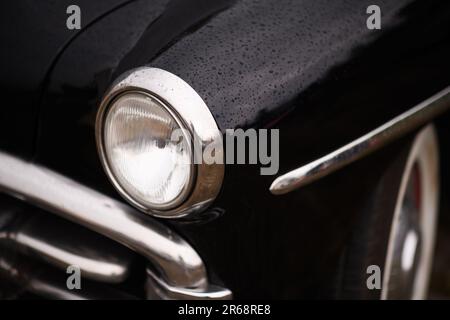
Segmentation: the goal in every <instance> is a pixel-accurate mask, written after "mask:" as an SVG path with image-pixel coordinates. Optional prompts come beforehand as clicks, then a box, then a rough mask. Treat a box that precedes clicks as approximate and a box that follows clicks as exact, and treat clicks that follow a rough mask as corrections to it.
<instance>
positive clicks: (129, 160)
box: [103, 92, 194, 209]
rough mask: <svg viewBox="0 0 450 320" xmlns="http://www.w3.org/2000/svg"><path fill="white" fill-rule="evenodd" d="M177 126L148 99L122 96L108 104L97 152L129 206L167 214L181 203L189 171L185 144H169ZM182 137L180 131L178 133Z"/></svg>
mask: <svg viewBox="0 0 450 320" xmlns="http://www.w3.org/2000/svg"><path fill="white" fill-rule="evenodd" d="M177 129H184V128H183V124H182V122H181V121H180V120H179V119H177V117H176V115H175V114H174V113H173V112H171V111H170V110H169V109H168V108H167V107H166V106H165V104H164V103H163V102H162V101H160V100H159V99H157V98H156V97H153V96H151V95H148V94H145V93H140V92H128V93H125V94H122V95H120V96H119V97H117V98H116V99H115V100H114V101H112V103H111V105H110V107H109V109H108V111H107V114H106V116H105V118H104V137H103V141H104V143H103V146H104V154H105V156H106V160H107V163H108V165H109V170H110V171H111V172H112V176H113V177H114V178H115V180H116V181H115V182H116V184H118V186H116V187H118V188H119V189H122V191H124V193H125V194H127V195H128V196H129V197H130V198H131V200H132V201H134V202H137V204H138V205H139V206H142V207H145V208H155V209H167V208H172V207H174V206H176V205H178V204H179V203H180V202H182V201H183V199H184V198H185V196H186V194H187V192H188V191H189V187H190V184H191V183H190V181H191V177H192V175H193V170H194V167H193V165H192V150H191V146H190V139H189V137H188V136H187V135H186V131H184V133H183V134H184V135H183V136H182V138H181V139H179V140H178V141H172V140H174V139H173V137H172V134H173V133H174V130H177ZM178 132H183V131H178Z"/></svg>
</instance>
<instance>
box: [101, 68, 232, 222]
mask: <svg viewBox="0 0 450 320" xmlns="http://www.w3.org/2000/svg"><path fill="white" fill-rule="evenodd" d="M127 92H140V93H144V94H148V95H150V96H151V97H153V98H155V97H156V98H157V99H160V100H161V101H162V102H163V103H162V104H163V105H164V106H165V107H166V108H167V109H168V111H169V112H170V113H171V114H172V115H173V116H174V118H175V119H177V121H179V120H181V121H180V123H181V122H183V123H184V126H183V127H184V128H183V129H185V130H188V131H189V133H190V136H191V139H195V141H191V145H192V147H193V150H192V153H193V159H192V160H193V161H194V168H195V170H193V172H194V173H193V174H195V176H194V177H191V180H192V181H193V185H192V186H190V193H189V194H188V195H187V198H186V199H185V200H184V202H183V203H181V204H180V205H178V206H177V207H174V208H167V209H157V208H147V207H145V206H143V205H141V204H140V203H138V202H137V201H135V200H134V199H133V197H131V196H130V195H129V194H128V193H127V192H126V190H124V189H123V188H122V186H121V185H120V184H119V183H118V182H117V181H116V179H115V177H114V175H113V173H112V170H111V169H110V168H109V164H108V161H107V157H106V155H105V151H104V146H103V123H104V118H105V115H106V114H107V110H108V107H109V106H110V104H111V102H112V101H113V100H114V99H115V98H117V97H118V96H119V95H122V94H124V93H127ZM95 135H96V141H97V149H98V153H99V156H100V160H101V163H102V165H103V168H104V170H105V172H106V174H107V176H108V178H109V179H110V180H111V182H112V184H113V185H114V187H115V188H116V189H117V191H118V192H119V193H120V195H121V196H122V197H123V198H124V199H125V200H127V201H128V202H129V203H130V204H132V205H133V206H135V207H136V208H138V209H139V210H141V211H143V212H145V213H148V214H150V215H153V216H156V217H159V218H181V217H186V216H188V215H191V214H195V213H197V212H199V211H201V210H203V209H205V208H206V207H208V206H209V205H210V204H211V203H212V201H213V200H214V199H215V198H216V197H217V195H218V194H219V191H220V189H221V187H222V181H223V177H224V171H225V168H224V164H223V163H224V161H222V162H221V163H219V162H214V163H210V164H208V163H206V162H205V159H203V152H204V150H205V148H206V147H207V146H208V145H209V147H212V146H213V145H212V143H214V150H215V157H217V158H218V159H223V158H224V151H223V141H222V133H221V132H220V130H219V128H218V126H217V124H216V121H215V119H214V117H213V115H212V114H211V111H210V110H209V108H208V106H207V105H206V103H205V102H204V101H203V99H202V98H201V97H200V95H199V94H198V93H197V92H196V91H195V90H194V89H193V88H192V87H191V86H190V85H189V84H188V83H187V82H185V81H184V80H183V79H181V78H180V77H178V76H176V75H175V74H173V73H170V72H168V71H165V70H162V69H158V68H150V67H140V68H137V69H133V70H130V71H128V72H126V73H125V74H123V75H122V76H120V77H119V78H118V79H117V80H116V81H114V83H113V84H112V85H111V88H110V89H109V90H108V92H107V93H106V94H105V96H104V97H103V99H102V102H101V104H100V107H99V110H98V112H97V118H96V124H95ZM195 142H196V143H198V144H199V145H198V146H195V147H194V143H195Z"/></svg>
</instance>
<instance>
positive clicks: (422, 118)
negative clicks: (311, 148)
mask: <svg viewBox="0 0 450 320" xmlns="http://www.w3.org/2000/svg"><path fill="white" fill-rule="evenodd" d="M449 108H450V87H447V88H445V89H444V90H442V91H440V92H439V93H437V94H435V95H433V96H432V97H431V98H429V99H427V100H425V101H423V102H422V103H420V104H418V105H417V106H415V107H414V108H412V109H409V110H408V111H406V112H404V113H402V114H400V115H399V116H397V117H395V118H394V119H392V120H390V121H389V122H387V123H385V124H383V125H382V126H380V127H378V128H376V129H375V130H373V131H371V132H369V133H367V134H365V135H363V136H362V137H360V138H358V139H356V140H354V141H352V142H350V143H348V144H346V145H345V146H343V147H341V148H339V149H337V150H335V151H333V152H331V153H329V154H327V155H325V156H323V157H321V158H319V159H317V160H315V161H313V162H310V163H308V164H306V165H304V166H301V167H300V168H297V169H295V170H293V171H290V172H288V173H286V174H284V175H282V176H280V177H278V178H276V179H275V181H274V182H273V183H272V185H271V186H270V189H269V190H270V192H271V193H272V194H275V195H280V194H285V193H288V192H291V191H293V190H296V189H298V188H300V187H302V186H305V185H307V184H309V183H311V182H314V181H316V180H318V179H320V178H322V177H325V176H327V175H329V174H330V173H333V172H335V171H337V170H339V169H341V168H343V167H345V166H347V165H348V164H350V163H352V162H355V161H356V160H359V159H361V158H363V157H364V156H366V155H368V154H370V153H372V152H374V151H375V150H377V149H379V148H381V147H383V146H384V145H386V144H388V143H389V142H391V141H393V140H395V139H397V138H399V137H401V136H403V135H405V134H406V133H408V132H410V131H412V130H414V129H416V128H418V127H419V126H421V125H424V124H425V123H426V122H428V121H430V120H431V119H433V118H434V117H436V116H438V115H440V114H441V113H443V112H444V111H446V110H448V109H449Z"/></svg>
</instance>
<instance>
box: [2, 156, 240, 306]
mask: <svg viewBox="0 0 450 320" xmlns="http://www.w3.org/2000/svg"><path fill="white" fill-rule="evenodd" d="M0 189H1V190H3V191H4V192H6V193H8V194H10V195H12V196H15V197H17V198H19V199H22V200H25V201H27V202H28V203H32V204H34V205H36V206H38V207H40V208H42V209H44V210H46V211H49V212H52V213H54V214H57V215H59V216H60V217H62V218H65V219H68V220H70V221H72V222H75V223H77V224H80V225H82V226H85V227H86V228H88V229H90V230H93V231H95V232H98V233H100V234H102V235H104V236H106V237H108V238H110V239H112V240H115V241H117V242H119V243H121V244H123V245H125V246H127V247H128V248H130V249H132V250H134V251H136V252H137V253H139V254H141V255H142V256H144V257H145V258H146V259H147V260H148V268H149V269H151V270H153V273H154V275H155V276H156V277H157V280H158V281H160V282H161V283H164V284H167V286H170V287H175V288H177V290H179V292H180V293H181V294H180V295H179V298H186V299H189V298H192V293H191V291H192V289H195V290H196V292H205V293H206V292H207V290H209V289H210V285H209V281H208V277H207V272H206V268H205V265H204V264H203V261H202V259H201V258H200V256H199V255H198V254H197V252H196V251H195V250H194V249H193V248H192V247H191V246H190V245H189V244H188V243H187V242H186V241H185V240H184V239H183V238H181V237H180V236H178V235H177V234H175V233H174V232H173V231H172V230H170V229H169V228H167V227H166V226H164V225H162V224H160V223H158V222H157V221H156V220H154V219H153V218H151V217H148V216H146V215H143V214H142V213H140V212H138V211H137V210H136V209H134V208H132V207H130V206H128V205H126V204H124V203H121V202H119V201H116V200H114V199H112V198H110V197H107V196H105V195H103V194H101V193H99V192H97V191H95V190H93V189H91V188H88V187H86V186H84V185H81V184H79V183H77V182H75V181H73V180H71V179H69V178H67V177H64V176H62V175H60V174H58V173H56V172H54V171H51V170H49V169H46V168H43V167H41V166H39V165H36V164H33V163H28V162H25V161H23V160H21V159H18V158H16V157H13V156H11V155H8V154H6V153H2V152H0ZM147 289H148V290H152V288H151V287H150V288H149V287H147ZM215 290H216V291H215V293H214V298H230V297H231V292H230V291H229V290H227V289H223V288H220V290H217V288H215ZM154 295H155V294H154V293H152V292H149V293H148V296H152V297H153V296H154ZM156 295H157V294H156ZM159 298H165V297H159Z"/></svg>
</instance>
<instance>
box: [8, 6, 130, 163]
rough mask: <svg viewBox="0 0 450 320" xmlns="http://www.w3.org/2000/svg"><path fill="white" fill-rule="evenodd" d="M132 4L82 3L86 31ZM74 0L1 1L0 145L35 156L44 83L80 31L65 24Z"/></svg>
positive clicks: (82, 21) (82, 19) (9, 149)
mask: <svg viewBox="0 0 450 320" xmlns="http://www.w3.org/2000/svg"><path fill="white" fill-rule="evenodd" d="M127 2H129V0H128V1H127V0H96V1H90V0H79V1H77V2H76V4H77V5H78V6H79V7H80V9H81V27H82V29H81V30H83V28H87V27H88V26H89V25H90V24H92V23H93V22H94V21H96V20H97V19H99V18H101V17H103V16H104V15H107V14H108V13H110V12H111V11H113V10H115V9H116V8H118V7H120V6H121V5H123V4H125V3H127ZM71 4H73V1H69V0H59V1H52V0H40V1H35V0H21V1H2V2H1V4H0V6H1V8H0V12H1V21H2V28H1V29H0V43H1V44H2V49H1V59H0V88H1V90H2V92H3V93H4V94H3V95H2V96H3V97H9V99H8V100H9V101H8V103H7V104H3V105H2V106H1V108H0V120H1V121H2V123H1V126H0V147H1V148H2V149H3V150H7V151H9V152H13V153H18V154H21V155H31V153H32V151H33V145H34V139H35V131H36V130H35V129H36V119H37V114H38V110H37V109H38V108H39V100H40V97H41V95H40V93H41V89H42V88H43V83H44V81H45V79H46V76H47V73H48V71H49V70H50V68H51V66H52V63H53V61H55V59H56V57H58V55H60V54H61V53H62V52H63V51H64V49H65V47H66V46H67V45H68V44H69V43H70V42H71V41H72V39H74V38H76V37H77V35H78V34H79V32H80V31H81V30H69V29H68V28H67V26H66V21H67V18H68V17H69V14H67V13H66V11H67V7H68V6H70V5H71Z"/></svg>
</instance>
